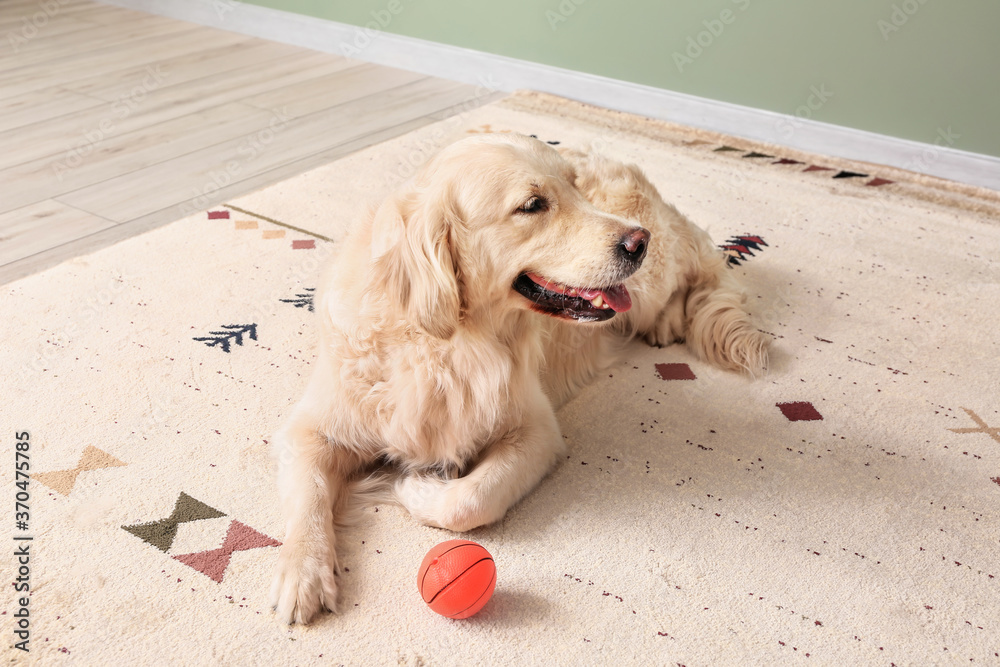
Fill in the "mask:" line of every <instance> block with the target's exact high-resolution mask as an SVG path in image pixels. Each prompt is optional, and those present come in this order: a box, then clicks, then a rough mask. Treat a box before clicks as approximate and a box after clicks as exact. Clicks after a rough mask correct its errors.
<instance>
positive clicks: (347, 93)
mask: <svg viewBox="0 0 1000 667" xmlns="http://www.w3.org/2000/svg"><path fill="white" fill-rule="evenodd" d="M423 78H426V77H424V76H423V75H421V74H417V73H416V72H408V71H406V70H402V69H392V68H389V67H379V66H377V65H367V64H365V65H361V66H359V67H354V68H351V69H349V70H346V71H341V72H336V73H334V74H329V75H327V76H320V77H316V78H314V79H309V80H308V81H303V82H301V83H297V84H294V85H290V86H284V87H282V88H279V89H277V90H270V91H268V92H266V93H261V94H259V95H253V96H251V97H247V98H245V99H244V102H246V103H247V104H249V105H251V106H255V107H258V108H261V109H281V110H282V113H283V114H285V115H288V116H291V117H293V118H298V117H301V116H308V115H309V114H312V113H316V112H318V111H322V110H323V109H328V108H330V107H333V106H336V105H338V104H344V103H345V102H351V101H353V100H358V99H361V98H362V97H367V96H368V95H374V94H375V93H380V92H382V91H384V90H389V89H390V88H395V87H397V86H402V85H405V84H408V83H413V82H414V81H417V80H419V79H423Z"/></svg>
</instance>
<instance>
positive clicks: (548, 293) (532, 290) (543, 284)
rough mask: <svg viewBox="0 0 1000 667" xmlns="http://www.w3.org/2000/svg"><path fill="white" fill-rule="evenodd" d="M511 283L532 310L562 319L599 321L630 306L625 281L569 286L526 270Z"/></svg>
mask: <svg viewBox="0 0 1000 667" xmlns="http://www.w3.org/2000/svg"><path fill="white" fill-rule="evenodd" d="M513 287H514V290H515V291H516V292H517V293H518V294H520V295H521V296H523V297H524V298H526V299H527V300H528V301H530V302H531V307H532V308H533V309H534V310H537V311H538V312H540V313H545V314H546V315H552V316H553V317H561V318H563V319H569V320H579V321H581V322H601V321H604V320H609V319H611V318H612V317H614V316H615V313H624V312H625V311H626V310H628V309H629V308H631V307H632V297H630V296H629V293H628V290H627V289H625V285H612V286H611V287H601V288H590V287H571V286H569V285H563V284H562V283H557V282H552V281H551V280H546V279H545V278H543V277H542V276H540V275H538V274H537V273H532V272H530V271H528V272H526V273H522V274H521V275H520V276H518V277H517V280H515V281H514V286H513Z"/></svg>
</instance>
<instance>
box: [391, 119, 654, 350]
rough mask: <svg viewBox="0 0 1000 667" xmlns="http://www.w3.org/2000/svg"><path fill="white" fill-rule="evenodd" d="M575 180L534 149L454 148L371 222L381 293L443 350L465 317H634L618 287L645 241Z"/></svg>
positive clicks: (497, 138)
mask: <svg viewBox="0 0 1000 667" xmlns="http://www.w3.org/2000/svg"><path fill="white" fill-rule="evenodd" d="M574 178H575V175H574V173H573V168H572V166H571V165H570V164H569V163H568V162H567V161H566V160H564V159H563V158H562V157H561V156H560V155H559V153H558V152H556V151H555V150H554V149H552V148H551V147H550V146H548V145H546V144H545V143H543V142H541V141H538V140H537V139H532V138H530V137H525V136H521V135H514V134H485V135H478V136H475V137H471V138H468V139H465V140H462V141H459V142H457V143H455V144H452V145H451V146H449V147H447V148H446V149H445V150H443V151H442V152H441V153H439V154H438V155H437V156H436V157H434V158H433V159H432V160H430V161H429V162H428V163H427V164H426V165H425V166H424V167H423V168H422V169H421V170H420V172H419V173H418V174H417V175H416V176H415V177H414V179H413V180H412V181H411V182H410V183H409V184H407V185H406V186H404V187H403V188H402V189H401V190H400V191H398V192H396V193H395V194H394V195H392V196H391V197H390V198H389V199H388V200H387V201H386V202H385V203H384V204H382V206H381V207H380V208H379V210H378V211H377V212H376V215H375V220H374V223H373V227H372V252H373V259H374V267H375V278H376V282H377V284H378V285H379V288H380V289H383V290H385V292H386V293H387V295H389V296H390V298H394V299H396V300H397V303H398V304H399V305H400V306H401V307H402V308H403V309H404V310H405V312H406V315H407V317H408V319H410V320H411V321H414V322H415V323H417V324H419V325H420V326H421V327H422V328H423V329H425V330H426V331H428V332H429V333H431V334H433V335H435V336H438V337H441V338H448V337H450V336H451V335H452V333H454V331H455V329H456V328H457V327H458V325H459V321H460V318H461V317H463V316H470V317H472V316H475V314H477V313H482V314H489V316H493V317H495V316H496V309H497V308H508V309H531V310H534V311H536V312H540V313H544V314H546V315H551V316H554V317H559V318H562V319H567V320H575V321H578V322H599V321H605V320H608V319H610V318H612V317H614V315H615V314H616V313H618V312H623V311H626V310H628V309H629V308H630V307H631V299H630V297H629V294H628V290H627V289H626V288H625V286H624V285H623V282H624V281H625V279H626V278H628V277H629V276H631V275H632V274H633V273H634V272H635V271H636V270H637V269H638V268H639V266H640V265H641V264H642V260H643V257H644V256H645V254H646V247H647V245H648V242H649V232H648V231H646V230H645V229H643V228H642V227H640V226H639V225H637V224H635V223H633V222H630V221H628V220H625V219H624V218H621V217H618V216H614V215H610V214H608V213H605V212H603V211H600V210H599V209H597V208H596V207H594V206H593V205H592V204H591V203H590V202H589V201H587V199H586V197H584V195H583V194H582V193H581V192H580V191H579V190H578V189H577V188H576V186H575V185H574Z"/></svg>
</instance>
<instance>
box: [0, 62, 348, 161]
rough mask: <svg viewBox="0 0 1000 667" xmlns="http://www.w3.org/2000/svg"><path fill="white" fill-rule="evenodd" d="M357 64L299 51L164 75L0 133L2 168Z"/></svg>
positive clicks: (85, 146)
mask: <svg viewBox="0 0 1000 667" xmlns="http://www.w3.org/2000/svg"><path fill="white" fill-rule="evenodd" d="M359 64H360V63H358V62H356V61H351V60H347V59H345V58H336V57H331V56H327V55H322V54H313V53H311V52H308V51H303V52H302V53H300V54H298V55H295V56H291V57H288V58H282V59H280V60H277V61H275V62H272V63H270V64H268V65H267V66H259V65H258V66H252V67H245V68H240V69H239V70H236V71H232V72H224V73H221V74H218V75H213V76H209V77H205V78H203V79H197V80H194V81H189V82H185V83H182V84H180V85H177V86H170V85H167V84H169V78H167V79H165V80H164V81H163V87H162V88H157V89H155V90H151V91H150V92H149V93H148V94H147V95H146V96H145V97H144V98H143V99H142V100H141V101H140V100H138V99H132V98H129V99H126V100H124V101H116V102H112V103H107V104H105V105H104V106H101V107H94V108H93V109H88V110H86V111H82V112H80V113H77V114H71V115H67V116H60V117H59V118H57V119H52V120H49V121H43V122H40V123H36V124H33V125H30V126H28V127H25V128H21V129H19V130H17V131H16V132H0V145H2V146H9V147H10V148H9V149H8V151H7V152H5V153H0V169H3V168H7V167H10V166H13V165H17V164H22V163H24V162H29V161H31V160H35V159H38V158H42V157H48V156H57V157H58V156H62V159H66V160H68V159H72V156H73V154H74V153H76V152H79V151H86V150H88V147H90V146H93V145H94V144H95V143H98V142H100V141H103V140H104V139H106V138H107V137H108V136H116V135H119V134H124V133H126V132H131V131H134V130H137V129H140V128H143V127H149V126H151V125H155V124H157V123H162V122H164V121H166V120H170V119H172V118H177V117H178V116H183V115H185V114H191V113H198V112H200V111H202V110H204V109H207V108H211V107H213V106H218V105H219V104H225V103H227V102H231V101H234V100H237V99H240V98H241V97H242V96H244V95H254V94H257V93H261V92H265V91H268V90H274V89H278V88H282V87H283V86H285V85H289V84H291V83H296V82H298V81H306V80H309V79H311V78H315V77H317V76H322V75H324V74H329V73H331V72H336V71H340V70H342V69H346V68H348V67H356V66H358V65H359ZM0 85H2V84H0Z"/></svg>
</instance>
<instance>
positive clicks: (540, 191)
mask: <svg viewBox="0 0 1000 667" xmlns="http://www.w3.org/2000/svg"><path fill="white" fill-rule="evenodd" d="M316 303H317V308H316V310H317V314H318V317H319V324H320V326H319V332H320V336H319V340H320V342H319V353H318V359H317V361H316V364H315V367H314V369H313V374H312V376H311V379H310V380H309V383H308V385H307V387H306V390H305V393H304V395H303V396H302V398H301V400H300V401H299V402H298V403H297V405H296V406H295V408H294V409H293V410H292V412H291V414H290V416H289V418H288V419H287V421H286V423H285V424H284V426H283V427H282V428H281V429H280V430H279V432H278V434H277V435H276V437H275V443H276V444H275V448H276V457H277V459H278V487H279V495H280V499H281V505H282V509H283V512H284V516H285V520H286V531H285V541H284V544H283V546H282V547H281V550H280V553H279V556H278V564H277V569H276V573H275V576H274V580H273V584H272V587H271V603H272V605H273V606H274V608H275V610H276V613H277V616H278V617H279V618H280V619H281V620H283V621H284V622H286V623H292V622H295V623H308V622H309V621H310V620H311V619H312V618H313V617H314V616H315V614H316V613H317V612H319V611H320V610H321V609H327V610H331V611H335V610H336V606H337V576H338V575H337V573H338V562H337V536H336V529H335V526H337V525H340V524H341V522H342V521H343V520H344V517H345V516H346V515H347V513H348V510H349V508H350V506H351V502H350V501H351V496H352V494H354V495H355V496H358V495H361V496H365V494H368V495H367V497H368V498H369V499H371V498H379V499H381V500H391V501H393V502H395V503H398V504H400V505H402V506H403V507H405V508H406V509H407V510H408V511H409V513H410V514H411V515H412V516H413V517H414V518H416V519H417V520H418V521H420V522H422V523H424V524H426V525H429V526H437V527H440V528H444V529H447V530H450V531H455V532H464V531H468V530H470V529H472V528H475V527H478V526H483V525H486V524H490V523H493V522H495V521H498V520H499V519H501V518H502V517H503V516H504V514H505V513H506V512H507V510H508V509H509V508H510V507H511V506H512V505H514V504H515V503H517V502H518V500H520V499H521V498H522V497H524V496H525V495H526V494H527V493H528V492H529V491H531V490H532V488H534V487H535V486H536V485H537V484H538V483H539V482H540V481H541V480H542V478H543V477H544V476H545V475H546V474H547V473H548V472H549V471H550V470H551V469H552V468H553V466H554V465H555V464H556V462H557V460H559V459H560V457H561V456H562V455H563V451H564V442H563V438H562V436H561V434H560V430H559V424H558V423H557V421H556V416H555V410H556V409H557V408H558V407H559V406H561V405H562V404H563V403H565V402H566V401H567V400H568V399H569V398H570V397H572V395H573V394H574V393H575V392H576V391H577V390H578V389H579V388H580V387H582V386H583V385H585V384H586V383H587V382H589V381H590V380H592V379H593V378H594V377H595V376H596V375H597V374H598V373H600V372H601V371H603V370H604V369H606V368H608V367H609V366H610V365H612V364H613V363H614V362H615V359H616V356H617V355H618V353H619V352H621V350H622V349H623V347H624V346H625V344H626V343H628V341H629V340H631V339H633V338H636V337H641V338H643V339H645V341H646V342H648V343H649V344H651V345H657V346H662V345H668V344H670V343H673V342H675V341H682V340H684V341H686V342H687V345H688V346H689V347H690V348H691V350H692V351H693V352H694V353H695V354H696V355H697V356H698V357H700V358H701V359H703V360H705V361H707V362H710V363H712V364H715V365H716V366H719V367H721V368H725V369H730V370H734V371H742V372H746V373H749V374H752V375H756V374H759V373H761V372H762V371H763V370H764V369H765V367H766V359H767V345H768V341H767V339H766V337H765V336H764V335H763V334H762V333H761V332H760V331H759V330H758V329H757V328H756V327H755V326H754V325H753V323H752V321H751V318H750V315H749V314H748V312H747V311H746V309H745V307H744V297H743V295H742V293H741V290H740V286H739V284H738V282H737V280H736V278H735V277H734V276H733V275H732V272H731V271H728V270H727V267H726V263H725V259H724V256H723V254H722V253H721V251H720V250H719V249H718V248H716V247H715V246H714V245H713V243H712V241H711V240H710V238H709V236H708V234H707V233H706V232H704V231H703V230H701V229H700V228H698V227H696V226H695V225H694V224H692V223H691V222H690V221H688V220H687V218H685V217H684V216H683V215H681V214H680V213H679V212H678V211H677V209H676V208H674V207H673V206H671V205H669V204H667V203H666V202H664V201H663V199H662V198H661V197H660V195H659V194H658V192H657V190H656V189H655V188H654V187H653V185H652V184H651V183H650V182H649V181H648V180H647V179H646V177H645V176H644V175H643V173H642V172H641V171H640V170H639V168H638V167H636V166H632V165H626V164H622V163H620V162H616V161H613V160H610V159H607V158H604V157H601V156H597V155H587V154H584V153H580V152H576V151H572V150H557V149H555V148H553V147H551V146H549V145H547V144H545V143H544V142H541V141H538V140H537V139H533V138H530V137H525V136H521V135H515V134H507V133H498V134H484V135H477V136H473V137H469V138H466V139H464V140H461V141H458V142H456V143H454V144H452V145H450V146H448V147H446V148H445V149H444V150H443V151H442V152H441V153H439V154H438V155H437V156H435V157H434V158H432V159H431V160H430V161H429V162H428V163H427V164H425V165H424V166H423V167H422V168H421V169H420V170H419V171H418V173H417V174H416V175H415V176H414V177H413V179H412V180H411V181H410V182H409V183H407V184H405V185H403V186H402V187H401V188H400V189H399V190H398V191H396V192H394V193H393V194H391V195H390V196H389V197H388V198H387V199H386V200H385V201H384V202H383V203H382V204H381V205H379V206H378V207H377V208H374V209H373V211H372V212H371V214H370V215H369V216H368V217H367V218H366V219H364V220H363V221H362V222H361V224H360V225H358V226H357V227H356V228H355V229H354V230H353V231H352V232H351V234H350V235H349V236H348V237H347V238H346V239H345V240H344V241H343V242H342V243H341V244H340V248H339V251H338V252H337V254H336V255H335V257H334V259H333V261H332V262H331V266H330V269H329V271H328V273H327V274H326V276H325V278H324V279H323V281H322V283H321V286H320V290H319V291H318V292H317V297H316ZM385 466H391V467H392V469H393V470H394V471H395V476H393V477H390V478H387V477H386V476H385V475H384V474H380V473H375V474H373V473H372V471H373V469H375V468H379V467H381V468H382V469H385Z"/></svg>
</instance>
